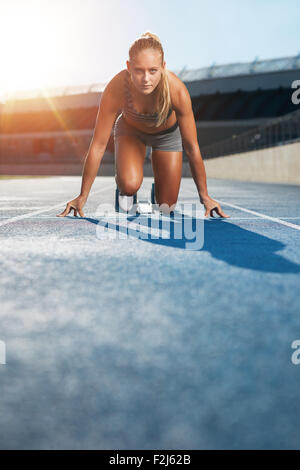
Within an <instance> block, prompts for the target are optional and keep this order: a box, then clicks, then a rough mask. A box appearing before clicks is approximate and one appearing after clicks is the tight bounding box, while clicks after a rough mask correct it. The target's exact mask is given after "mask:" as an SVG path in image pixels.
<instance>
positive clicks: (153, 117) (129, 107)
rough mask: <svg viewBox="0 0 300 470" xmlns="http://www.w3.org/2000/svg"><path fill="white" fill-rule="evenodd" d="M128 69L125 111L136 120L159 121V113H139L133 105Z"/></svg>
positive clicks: (170, 111)
mask: <svg viewBox="0 0 300 470" xmlns="http://www.w3.org/2000/svg"><path fill="white" fill-rule="evenodd" d="M128 76H129V73H128V70H127V71H126V77H125V104H124V111H125V113H126V114H127V115H128V116H129V117H130V118H131V119H134V120H136V121H150V122H157V121H158V113H157V112H156V113H139V112H137V111H136V109H135V108H134V106H133V102H132V97H131V93H130V88H129V83H128ZM172 111H173V110H172V108H170V109H169V113H168V116H167V118H166V120H167V119H168V118H169V117H170V116H171V113H172Z"/></svg>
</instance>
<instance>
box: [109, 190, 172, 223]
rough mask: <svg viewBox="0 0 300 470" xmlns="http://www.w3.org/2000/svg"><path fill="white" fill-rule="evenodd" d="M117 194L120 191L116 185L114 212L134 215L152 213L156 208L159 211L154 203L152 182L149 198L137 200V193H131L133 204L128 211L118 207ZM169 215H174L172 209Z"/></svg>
mask: <svg viewBox="0 0 300 470" xmlns="http://www.w3.org/2000/svg"><path fill="white" fill-rule="evenodd" d="M119 195H120V191H119V188H118V187H117V188H116V192H115V211H116V212H121V213H125V214H129V215H134V214H154V213H155V212H156V211H157V210H158V211H159V207H158V205H157V204H156V198H155V186H154V183H152V187H151V195H150V200H143V201H142V200H141V201H138V198H137V193H135V194H134V195H133V205H132V207H131V209H130V210H128V211H125V210H123V209H122V208H121V207H120V204H119ZM170 216H171V217H174V212H173V211H172V212H171V213H170Z"/></svg>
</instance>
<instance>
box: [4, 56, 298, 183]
mask: <svg viewBox="0 0 300 470" xmlns="http://www.w3.org/2000/svg"><path fill="white" fill-rule="evenodd" d="M174 73H176V75H177V76H178V77H179V78H180V79H181V80H182V81H183V82H184V83H185V85H186V87H187V89H188V90H189V93H190V96H191V99H192V106H193V112H194V116H195V121H196V126H197V133H198V142H199V146H200V150H201V153H202V156H203V158H204V159H208V158H211V157H218V156H223V155H229V154H233V153H238V152H243V151H247V150H251V149H252V148H253V149H254V148H256V149H257V148H262V147H268V146H272V145H278V144H280V145H282V144H284V143H286V142H291V141H295V140H297V139H299V137H300V116H299V112H298V111H299V109H300V105H299V104H298V103H297V102H293V100H292V94H293V92H294V91H295V90H294V89H293V86H294V85H295V84H296V85H297V80H298V81H299V80H300V54H299V55H297V56H293V57H283V58H277V59H268V60H258V59H257V58H256V59H255V60H254V61H253V62H247V63H233V64H227V65H215V64H213V65H211V66H210V67H204V68H200V69H195V70H189V69H187V68H186V67H184V68H183V69H182V70H174ZM105 85H106V83H95V84H90V85H87V86H79V87H63V88H55V89H48V90H45V89H43V90H34V91H27V92H16V93H14V94H9V95H6V96H5V99H4V100H3V102H2V103H0V173H2V174H3V173H5V174H8V173H18V172H19V174H26V173H27V174H39V173H42V174H70V175H80V174H81V173H82V164H83V161H84V158H85V156H86V154H87V151H88V148H89V145H90V142H91V139H92V136H93V131H94V127H95V122H96V117H97V112H98V107H99V103H100V100H101V95H102V92H103V90H104V88H105ZM299 87H300V82H299ZM294 88H295V86H294ZM294 101H295V100H294ZM120 112H121V111H120ZM150 155H151V149H147V159H149V157H150ZM183 155H184V159H185V160H186V159H187V157H186V155H185V153H184V154H183ZM113 162H114V143H113V134H111V137H110V139H109V142H108V145H107V149H106V152H105V154H104V157H103V160H102V163H101V165H100V169H99V175H106V174H113V173H112V167H113Z"/></svg>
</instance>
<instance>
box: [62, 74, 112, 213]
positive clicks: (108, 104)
mask: <svg viewBox="0 0 300 470" xmlns="http://www.w3.org/2000/svg"><path fill="white" fill-rule="evenodd" d="M119 80H120V78H119V74H118V75H116V76H115V77H114V78H113V79H112V80H111V81H110V82H109V83H108V84H107V86H106V87H105V90H104V91H103V93H102V96H101V100H100V104H99V109H98V114H97V118H96V124H95V129H94V134H93V138H92V140H91V144H90V147H89V150H88V153H87V155H86V157H85V161H84V165H83V173H82V182H81V191H80V195H79V196H78V197H77V198H75V199H73V200H72V201H69V202H68V203H67V206H66V209H65V210H64V211H63V212H62V213H61V214H58V216H60V217H64V216H66V215H68V214H69V212H71V210H74V215H75V216H77V212H79V214H80V216H81V217H83V212H82V207H83V205H84V204H85V203H86V200H87V198H88V195H89V192H90V190H91V187H92V184H93V182H94V180H95V178H96V176H97V173H98V169H99V165H100V163H101V161H102V158H103V156H104V153H105V150H106V147H107V143H108V141H109V138H110V135H111V131H112V127H113V125H114V122H115V120H116V118H117V115H118V113H119V110H120V99H119V94H120V92H119V90H120V85H119Z"/></svg>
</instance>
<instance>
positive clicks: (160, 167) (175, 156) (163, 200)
mask: <svg viewBox="0 0 300 470" xmlns="http://www.w3.org/2000/svg"><path fill="white" fill-rule="evenodd" d="M152 168H153V173H154V182H155V199H156V202H157V204H159V205H161V204H167V205H168V206H169V207H170V210H174V209H175V204H176V202H177V198H178V193H179V188H180V182H181V172H182V152H173V151H170V152H167V151H165V150H152ZM173 205H174V207H172V206H173Z"/></svg>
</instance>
